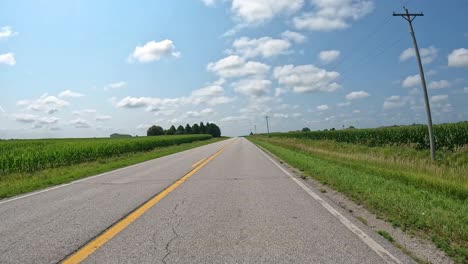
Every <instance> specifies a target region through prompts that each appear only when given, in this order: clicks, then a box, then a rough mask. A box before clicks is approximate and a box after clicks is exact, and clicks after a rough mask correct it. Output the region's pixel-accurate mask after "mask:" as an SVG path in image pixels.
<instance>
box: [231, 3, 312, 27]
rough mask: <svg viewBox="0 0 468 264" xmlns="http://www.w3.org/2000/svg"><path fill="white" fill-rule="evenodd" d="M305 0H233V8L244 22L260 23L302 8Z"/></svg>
mask: <svg viewBox="0 0 468 264" xmlns="http://www.w3.org/2000/svg"><path fill="white" fill-rule="evenodd" d="M303 5H304V0H233V1H232V6H231V10H232V11H233V12H234V14H235V15H236V16H237V17H238V18H239V19H240V20H241V21H243V22H244V23H248V24H258V23H264V22H267V21H269V20H271V19H272V18H273V17H274V16H277V15H280V14H291V13H294V12H296V11H297V10H299V9H301V7H302V6H303Z"/></svg>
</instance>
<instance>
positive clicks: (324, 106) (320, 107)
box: [316, 104, 328, 111]
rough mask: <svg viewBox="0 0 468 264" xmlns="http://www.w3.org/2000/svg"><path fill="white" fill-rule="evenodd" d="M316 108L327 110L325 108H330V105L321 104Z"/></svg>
mask: <svg viewBox="0 0 468 264" xmlns="http://www.w3.org/2000/svg"><path fill="white" fill-rule="evenodd" d="M316 109H317V110H318V111H325V110H328V105H326V104H323V105H319V106H317V107H316Z"/></svg>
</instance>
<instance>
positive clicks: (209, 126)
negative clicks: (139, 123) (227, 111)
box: [146, 122, 221, 137]
mask: <svg viewBox="0 0 468 264" xmlns="http://www.w3.org/2000/svg"><path fill="white" fill-rule="evenodd" d="M188 134H210V135H212V136H213V137H220V136H221V129H219V127H218V126H217V125H216V124H214V123H206V125H205V124H203V122H200V124H194V125H193V126H190V125H189V124H187V125H186V126H185V127H183V126H182V125H179V126H178V127H177V128H176V127H175V126H173V125H172V126H171V127H170V128H169V129H167V130H164V129H163V128H162V127H160V126H156V125H153V126H151V127H150V128H148V131H147V132H146V135H148V136H161V135H188Z"/></svg>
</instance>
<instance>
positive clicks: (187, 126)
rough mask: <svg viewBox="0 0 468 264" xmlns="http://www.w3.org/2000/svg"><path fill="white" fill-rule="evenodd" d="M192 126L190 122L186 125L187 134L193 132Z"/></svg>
mask: <svg viewBox="0 0 468 264" xmlns="http://www.w3.org/2000/svg"><path fill="white" fill-rule="evenodd" d="M192 133H193V132H192V128H191V127H190V125H189V124H187V125H186V126H185V134H192Z"/></svg>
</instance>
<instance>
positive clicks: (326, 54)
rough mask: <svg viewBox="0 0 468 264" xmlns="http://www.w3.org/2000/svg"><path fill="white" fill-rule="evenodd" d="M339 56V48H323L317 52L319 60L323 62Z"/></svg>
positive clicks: (328, 61) (333, 59) (331, 60)
mask: <svg viewBox="0 0 468 264" xmlns="http://www.w3.org/2000/svg"><path fill="white" fill-rule="evenodd" d="M339 56H340V51H339V50H324V51H321V52H320V53H319V59H320V61H322V63H325V64H327V63H330V62H333V61H335V60H336V59H338V57H339Z"/></svg>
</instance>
